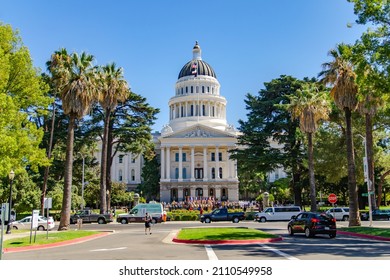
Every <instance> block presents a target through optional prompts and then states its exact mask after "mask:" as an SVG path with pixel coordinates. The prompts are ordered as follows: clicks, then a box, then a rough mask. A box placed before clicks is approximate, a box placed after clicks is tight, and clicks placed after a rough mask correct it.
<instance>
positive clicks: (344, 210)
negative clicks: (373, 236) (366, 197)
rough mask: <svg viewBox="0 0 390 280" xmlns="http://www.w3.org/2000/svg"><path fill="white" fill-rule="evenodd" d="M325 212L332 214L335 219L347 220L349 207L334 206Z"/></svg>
mask: <svg viewBox="0 0 390 280" xmlns="http://www.w3.org/2000/svg"><path fill="white" fill-rule="evenodd" d="M326 214H329V215H332V216H333V217H334V218H336V220H337V221H348V220H349V208H348V207H334V208H331V209H329V210H328V211H326Z"/></svg>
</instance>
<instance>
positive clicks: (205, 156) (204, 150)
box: [203, 147, 208, 181]
mask: <svg viewBox="0 0 390 280" xmlns="http://www.w3.org/2000/svg"><path fill="white" fill-rule="evenodd" d="M207 173H208V166H207V147H203V181H207Z"/></svg>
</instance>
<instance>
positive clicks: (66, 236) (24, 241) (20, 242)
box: [3, 230, 100, 248]
mask: <svg viewBox="0 0 390 280" xmlns="http://www.w3.org/2000/svg"><path fill="white" fill-rule="evenodd" d="M99 233H100V232H99V231H83V230H77V231H55V232H49V238H47V235H46V233H40V234H37V235H36V239H35V242H34V232H33V234H32V237H31V243H30V236H26V237H16V238H12V239H8V240H6V241H4V244H3V247H4V248H17V247H25V246H34V245H42V244H51V243H56V242H61V241H67V240H71V239H76V238H80V237H85V236H90V235H94V234H99Z"/></svg>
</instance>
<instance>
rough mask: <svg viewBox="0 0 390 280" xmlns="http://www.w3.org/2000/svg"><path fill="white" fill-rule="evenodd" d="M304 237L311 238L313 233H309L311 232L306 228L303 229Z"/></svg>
mask: <svg viewBox="0 0 390 280" xmlns="http://www.w3.org/2000/svg"><path fill="white" fill-rule="evenodd" d="M305 236H306V237H313V233H312V232H311V230H310V229H309V228H308V227H307V228H305Z"/></svg>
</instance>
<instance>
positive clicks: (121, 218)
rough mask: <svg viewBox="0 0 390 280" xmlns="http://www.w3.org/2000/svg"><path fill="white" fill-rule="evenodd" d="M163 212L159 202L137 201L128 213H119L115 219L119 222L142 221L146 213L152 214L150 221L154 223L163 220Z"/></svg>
mask: <svg viewBox="0 0 390 280" xmlns="http://www.w3.org/2000/svg"><path fill="white" fill-rule="evenodd" d="M164 212H165V211H164V209H163V206H162V204H161V203H155V202H154V203H151V202H149V203H139V204H137V205H136V206H135V207H134V208H133V209H131V210H130V211H129V213H124V214H119V215H118V216H117V217H116V221H117V222H118V223H121V224H128V223H143V222H145V214H146V213H148V214H149V215H150V216H152V223H153V224H156V223H161V222H163V221H164ZM165 217H166V212H165Z"/></svg>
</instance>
